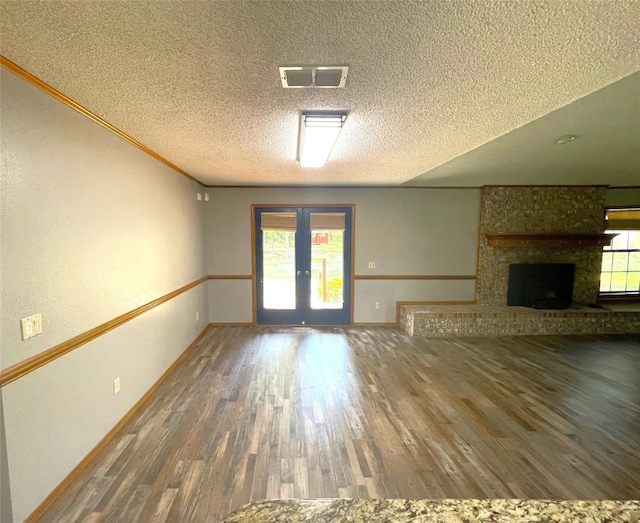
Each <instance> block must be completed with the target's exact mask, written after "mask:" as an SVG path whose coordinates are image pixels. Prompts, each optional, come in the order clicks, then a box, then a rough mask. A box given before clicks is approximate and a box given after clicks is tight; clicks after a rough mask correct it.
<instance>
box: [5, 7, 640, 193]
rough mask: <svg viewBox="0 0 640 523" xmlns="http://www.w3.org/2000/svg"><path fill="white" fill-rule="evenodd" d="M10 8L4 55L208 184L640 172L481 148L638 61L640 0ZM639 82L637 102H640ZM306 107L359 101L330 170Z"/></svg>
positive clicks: (470, 180) (351, 105)
mask: <svg viewBox="0 0 640 523" xmlns="http://www.w3.org/2000/svg"><path fill="white" fill-rule="evenodd" d="M0 9H1V11H0V23H1V26H0V30H1V33H0V34H1V39H0V49H1V52H2V54H3V55H4V56H6V57H7V58H9V59H10V60H12V61H13V62H15V63H17V64H18V65H19V66H21V67H23V68H24V69H26V70H27V71H29V72H30V73H32V74H34V75H35V76H37V77H39V78H40V79H42V80H44V81H45V82H47V83H48V84H50V85H51V86H53V87H54V88H56V89H57V90H59V91H61V92H62V93H64V94H65V95H67V96H69V97H70V98H72V99H73V100H75V101H76V102H78V103H80V104H81V105H83V106H85V107H86V108H87V109H89V110H91V111H93V112H94V113H95V114H97V115H99V116H101V117H102V118H104V119H105V120H107V121H108V122H110V123H111V124H113V125H115V126H116V127H118V128H119V129H121V130H122V131H124V132H126V133H128V134H129V135H131V136H132V137H133V138H135V139H136V140H138V141H140V142H141V143H143V144H144V145H146V146H147V147H149V148H151V149H152V150H154V151H155V152H157V153H158V154H160V155H161V156H164V157H165V158H166V159H168V160H169V161H171V162H173V163H174V164H176V165H177V166H179V167H180V168H182V169H184V170H185V171H187V172H188V173H190V174H191V175H193V176H195V177H197V178H198V179H200V180H201V181H203V182H205V183H207V184H232V185H243V184H332V185H334V184H350V185H354V184H355V185H357V184H401V183H404V182H407V181H410V180H412V179H415V180H413V182H410V183H412V184H419V185H473V186H477V185H483V184H485V183H494V181H495V180H502V182H500V183H503V181H504V180H503V179H504V178H505V173H508V171H509V170H512V172H511V173H510V174H511V176H510V177H509V180H510V181H509V183H512V184H518V183H558V184H580V183H604V184H614V185H625V184H626V185H630V184H637V183H638V172H639V171H638V169H637V166H636V170H635V172H633V170H632V171H631V172H628V169H627V168H626V167H625V169H627V170H625V171H624V173H625V174H620V171H617V170H616V169H615V168H612V167H611V166H608V167H607V168H606V169H601V170H599V171H597V172H592V171H589V172H585V169H582V168H580V169H574V168H566V165H564V164H563V163H562V161H560V162H559V163H556V164H554V165H551V167H550V165H549V163H550V162H551V160H549V161H545V162H540V166H539V168H538V167H536V165H537V164H536V162H539V158H537V156H535V155H530V154H528V153H527V154H521V151H518V150H513V149H514V148H512V147H504V146H500V147H498V146H496V147H494V149H489V152H490V153H491V155H492V154H494V153H495V154H500V155H502V156H501V157H500V158H499V159H495V161H493V164H495V165H498V167H499V169H501V170H500V171H499V172H498V171H497V170H496V171H495V172H494V171H492V165H491V163H492V161H487V158H486V157H487V155H486V154H485V155H484V157H483V156H482V154H480V153H481V151H480V150H478V151H473V150H474V149H476V148H477V147H479V146H481V145H483V144H485V143H487V142H490V141H491V140H494V139H495V138H498V137H500V136H502V135H505V134H506V133H509V132H510V131H513V130H514V129H516V130H517V131H515V132H518V131H520V130H518V128H520V127H522V126H525V128H526V127H529V126H526V125H525V124H528V123H529V122H533V121H534V120H536V119H538V118H541V117H543V116H545V115H547V114H548V113H551V112H552V111H554V110H556V109H559V108H561V107H563V106H565V105H567V104H570V103H571V102H574V101H575V100H578V99H580V98H582V97H584V96H586V95H588V94H590V93H593V92H594V91H597V90H599V89H601V88H603V87H605V86H607V85H609V84H612V83H613V82H616V81H617V80H619V79H622V78H624V77H626V76H628V75H631V74H632V73H634V72H635V71H638V70H640V46H639V44H638V42H640V2H637V1H616V0H608V1H589V2H579V1H562V0H547V1H545V0H539V1H535V2H534V1H515V2H513V1H510V2H500V1H488V0H483V1H462V0H460V1H453V0H452V1H443V0H433V1H426V0H422V1H408V0H407V1H383V2H373V1H371V2H363V1H336V2H326V1H309V2H305V1H292V2H289V1H249V2H242V1H225V2H201V1H187V2H173V1H163V2H152V1H144V2H142V1H125V2H109V1H101V2H69V1H62V2H56V1H48V2H26V1H23V0H20V1H17V2H12V1H6V0H2V1H1V2H0ZM282 65H348V66H349V67H350V69H349V78H348V80H347V85H346V88H344V89H337V90H332V89H326V90H309V89H283V88H282V87H281V82H280V78H279V74H278V67H279V66H282ZM633 85H635V89H636V91H635V93H634V91H633V89H634V86H633ZM633 85H632V86H631V88H630V89H631V90H630V91H629V90H627V91H625V92H626V95H625V96H627V97H629V96H631V97H633V96H634V94H635V95H636V98H637V96H640V93H638V92H637V82H636V83H635V84H633ZM589 98H590V97H589ZM589 98H587V99H586V100H588V99H589ZM617 101H618V102H619V103H620V104H621V107H624V104H625V101H620V100H617ZM578 103H579V102H578ZM570 107H571V106H570ZM305 109H307V110H310V109H314V110H317V109H346V110H348V111H349V117H348V119H347V123H346V124H345V128H344V130H343V132H342V134H341V136H340V138H339V141H338V143H337V145H336V147H335V148H334V151H333V154H332V156H331V158H330V160H329V162H328V163H327V165H326V166H325V167H324V168H323V169H319V170H309V169H305V170H303V169H301V168H300V167H299V166H298V164H297V162H296V148H297V134H298V118H299V112H300V111H301V110H305ZM567 110H570V108H568V109H567ZM598 111H600V113H601V112H602V111H601V110H600V109H598V110H597V111H595V112H596V113H598ZM579 112H580V113H581V114H582V113H588V112H589V108H588V107H586V109H584V110H581V111H579ZM600 113H599V114H600ZM607 114H608V113H605V116H606V115H607ZM552 116H553V115H550V117H549V118H551V117H552ZM584 120H585V121H586V120H588V118H586V117H585V119H584ZM544 121H545V119H542V120H540V122H544ZM551 121H552V126H551V129H550V132H552V135H551V136H545V134H546V131H545V129H544V127H543V128H541V129H537V128H536V129H535V133H534V134H535V135H536V136H541V137H545V138H546V139H548V140H552V139H553V138H554V137H555V136H557V135H560V134H566V133H569V132H574V131H573V128H571V125H569V124H571V123H572V122H564V123H566V126H564V127H563V125H562V124H563V122H562V120H560V121H555V120H554V119H553V118H551ZM636 122H637V120H636ZM530 125H535V122H534V123H532V124H530ZM631 125H632V126H633V120H632V122H631ZM605 127H606V126H605ZM613 127H614V128H615V126H613ZM522 132H523V131H520V133H522ZM576 134H588V129H587V130H586V131H581V132H576ZM505 139H507V137H503V138H501V139H500V140H505ZM579 140H580V139H579ZM579 140H576V142H574V143H572V144H568V145H567V146H565V147H567V148H569V147H573V146H574V145H579V143H580V141H579ZM509 143H510V142H508V141H507V142H500V141H497V142H496V144H503V145H504V144H507V145H508V144H509ZM516 143H517V140H516ZM585 143H586V142H585ZM631 145H632V146H633V145H634V144H631ZM635 145H638V144H637V143H636V144H635ZM488 146H489V144H488V145H487V146H485V147H488ZM480 149H484V148H480ZM533 150H535V148H534V147H531V148H528V149H527V151H528V152H529V151H533ZM469 151H471V152H469ZM465 153H467V154H468V155H471V156H469V158H470V159H471V160H473V159H474V158H478V156H477V155H478V154H480V157H479V159H477V161H479V162H481V167H482V168H479V167H478V169H474V164H473V161H469V162H466V163H465V162H463V164H464V166H463V167H460V168H458V169H457V170H456V169H451V164H454V163H455V162H456V161H458V162H460V161H461V160H462V159H463V158H465V156H467V155H465ZM474 154H475V155H476V156H473V155H474ZM462 155H464V156H462ZM532 156H533V157H532ZM552 156H553V155H552ZM556 156H557V155H556ZM574 156H575V155H574ZM616 156H619V155H616ZM458 157H461V158H458ZM482 158H484V160H482ZM454 159H455V160H454ZM452 160H453V161H452ZM482 161H484V163H482ZM518 162H520V163H518ZM523 162H525V163H526V165H528V168H527V169H526V172H521V171H522V170H521V169H519V165H523ZM551 163H552V162H551ZM439 166H441V167H439ZM505 166H506V167H505ZM454 167H455V165H454ZM550 168H551V169H554V168H557V170H556V174H555V176H554V177H553V178H551V177H550V176H548V175H546V174H545V175H543V173H547V174H548V170H549V169H550ZM434 169H435V170H434ZM432 170H433V171H432ZM430 171H431V173H430ZM614 175H615V176H614ZM416 177H417V178H416ZM550 179H552V180H553V181H550Z"/></svg>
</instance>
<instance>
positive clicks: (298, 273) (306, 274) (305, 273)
mask: <svg viewBox="0 0 640 523" xmlns="http://www.w3.org/2000/svg"><path fill="white" fill-rule="evenodd" d="M296 274H297V275H298V276H300V275H302V271H298V272H296ZM304 275H305V276H309V271H304Z"/></svg>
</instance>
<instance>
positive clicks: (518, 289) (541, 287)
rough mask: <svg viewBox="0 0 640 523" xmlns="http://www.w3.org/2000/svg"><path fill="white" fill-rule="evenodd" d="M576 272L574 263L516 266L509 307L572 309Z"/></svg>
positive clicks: (511, 274) (511, 270)
mask: <svg viewBox="0 0 640 523" xmlns="http://www.w3.org/2000/svg"><path fill="white" fill-rule="evenodd" d="M575 268H576V266H575V265H574V264H573V263H512V264H511V265H510V266H509V286H508V288H507V305H519V306H522V307H533V308H534V309H566V308H568V307H570V306H571V303H572V296H573V278H574V273H575Z"/></svg>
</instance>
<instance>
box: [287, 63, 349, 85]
mask: <svg viewBox="0 0 640 523" xmlns="http://www.w3.org/2000/svg"><path fill="white" fill-rule="evenodd" d="M347 74H349V68H348V67H347V66H346V65H337V66H323V67H318V66H309V67H280V80H282V87H284V88H285V89H340V88H342V87H344V84H345V83H346V81H347Z"/></svg>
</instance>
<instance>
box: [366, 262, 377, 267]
mask: <svg viewBox="0 0 640 523" xmlns="http://www.w3.org/2000/svg"><path fill="white" fill-rule="evenodd" d="M368 267H369V269H375V268H376V262H369V265H368Z"/></svg>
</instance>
